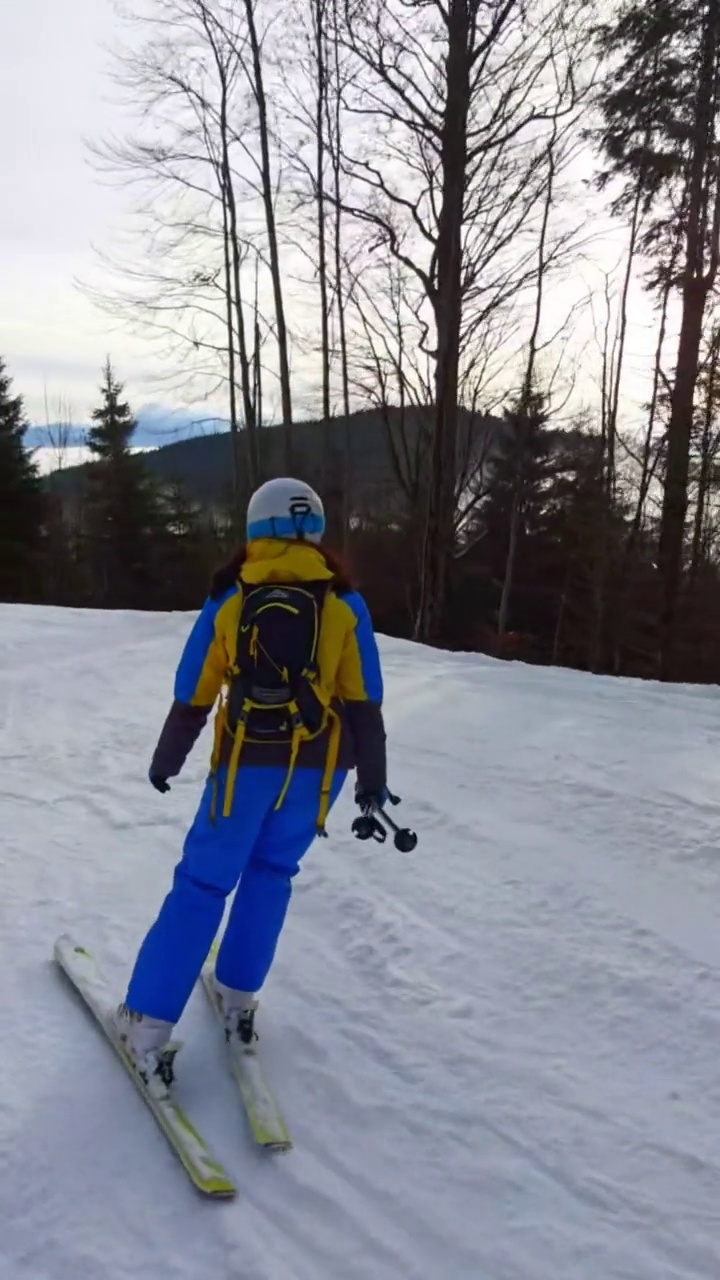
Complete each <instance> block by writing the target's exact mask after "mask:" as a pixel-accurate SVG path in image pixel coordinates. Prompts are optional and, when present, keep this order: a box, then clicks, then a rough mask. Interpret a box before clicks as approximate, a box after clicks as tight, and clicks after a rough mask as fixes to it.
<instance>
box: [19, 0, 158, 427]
mask: <svg viewBox="0 0 720 1280" xmlns="http://www.w3.org/2000/svg"><path fill="white" fill-rule="evenodd" d="M2 10H3V12H2V20H1V22H0V155H2V177H1V178H0V354H2V355H3V356H4V358H5V360H6V361H7V364H8V367H9V371H10V373H11V374H12V375H13V377H14V379H15V385H16V389H17V390H18V391H21V392H22V393H23V395H24V396H25V399H26V404H27V408H28V412H29V414H30V416H31V417H32V418H33V420H35V421H38V420H40V421H42V420H44V397H45V390H46V389H47V394H48V398H49V401H50V408H51V413H52V412H54V409H55V406H56V402H57V401H58V400H59V399H62V400H63V401H64V402H65V404H66V405H69V406H70V408H71V409H72V411H73V415H74V417H75V419H76V420H79V421H82V420H83V419H85V418H86V416H87V413H88V410H89V408H90V407H91V406H92V404H93V403H94V402H95V401H96V399H97V391H96V388H97V384H98V381H99V377H100V369H101V366H102V364H103V362H104V360H105V356H106V355H107V354H108V353H111V354H112V356H113V359H114V361H115V363H116V364H117V367H118V371H119V373H120V375H121V376H122V377H123V378H124V379H125V380H126V383H127V388H128V392H129V394H130V395H131V396H132V398H133V400H134V401H135V402H136V403H143V402H145V401H146V400H148V399H150V398H152V396H151V394H150V393H149V385H148V381H147V378H148V374H149V370H148V369H147V368H145V367H144V364H143V358H142V348H141V344H140V341H139V340H138V339H135V340H133V339H132V338H130V337H128V335H127V334H125V333H118V332H116V331H114V330H113V324H112V322H111V321H110V319H109V318H108V317H105V316H104V315H102V314H101V313H100V312H98V311H97V310H96V308H94V307H93V306H92V304H91V303H90V302H88V301H86V300H85V299H84V298H83V297H82V295H81V294H80V293H79V292H78V291H77V290H76V289H75V288H74V287H73V279H74V277H80V278H88V277H89V276H90V275H91V274H92V272H93V267H94V262H95V260H94V256H93V249H92V243H93V241H95V242H96V243H103V242H105V241H107V240H108V239H110V238H111V237H112V230H113V225H118V223H119V220H120V218H121V216H122V210H123V195H122V192H120V191H118V190H116V189H113V188H107V187H104V186H103V185H101V184H100V182H99V181H98V179H97V176H96V175H95V174H94V172H93V171H92V169H91V168H90V166H89V165H88V158H87V153H86V149H85V147H84V143H83V139H84V137H88V136H97V135H98V133H101V132H104V131H106V130H109V129H112V127H113V125H115V126H117V125H118V123H119V121H120V116H119V111H118V108H117V107H113V104H112V101H111V94H112V92H113V89H112V86H111V85H110V84H109V82H108V78H107V66H108V56H107V54H106V52H105V49H104V48H103V46H106V47H107V46H108V45H110V44H111V43H112V41H113V38H114V37H115V38H116V37H117V33H118V31H119V22H118V19H117V17H116V15H115V14H114V13H113V10H112V7H111V4H110V3H109V0H65V3H63V2H62V0H5V3H4V4H3V6H2Z"/></svg>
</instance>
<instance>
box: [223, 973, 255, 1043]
mask: <svg viewBox="0 0 720 1280" xmlns="http://www.w3.org/2000/svg"><path fill="white" fill-rule="evenodd" d="M215 992H216V996H217V1000H218V1003H219V1005H220V1007H221V1009H222V1012H223V1017H224V1019H225V1038H226V1039H227V1040H229V1039H230V1037H231V1036H238V1038H239V1039H240V1040H241V1041H242V1043H243V1044H244V1045H245V1046H246V1048H248V1049H249V1048H250V1047H251V1045H252V1044H253V1043H254V1042H255V1040H257V1038H258V1037H257V1032H256V1030H255V1014H256V1013H257V1009H258V1001H257V1000H256V999H255V993H254V992H252V991H237V990H236V989H235V988H234V987H226V986H225V983H224V982H218V980H217V978H215Z"/></svg>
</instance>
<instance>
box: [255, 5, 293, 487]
mask: <svg viewBox="0 0 720 1280" xmlns="http://www.w3.org/2000/svg"><path fill="white" fill-rule="evenodd" d="M244 3H245V15H246V18H247V24H248V35H249V37H250V49H251V52H252V63H253V92H254V94H255V101H256V103H257V111H258V126H259V136H260V171H261V176H262V194H263V205H264V208H265V225H266V228H267V238H268V254H269V259H270V276H271V279H272V288H273V301H274V304H275V327H276V331H277V344H278V363H279V368H280V401H281V405H282V417H283V426H284V429H285V464H286V466H287V469H288V471H289V472H292V467H293V431H292V423H293V417H292V396H291V392H290V359H289V355H288V334H287V325H286V323H285V304H284V299H283V288H282V276H281V272H280V251H279V248H278V234H277V224H276V221H275V205H274V202H273V184H272V170H271V165H270V130H269V125H268V110H267V99H266V97H265V80H264V76H263V68H262V56H261V52H260V43H259V40H258V34H257V26H256V23H255V5H254V3H253V0H244Z"/></svg>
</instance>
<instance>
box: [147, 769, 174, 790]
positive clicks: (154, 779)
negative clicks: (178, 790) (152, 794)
mask: <svg viewBox="0 0 720 1280" xmlns="http://www.w3.org/2000/svg"><path fill="white" fill-rule="evenodd" d="M150 781H151V783H152V785H153V786H154V788H155V790H156V791H159V792H161V794H162V795H165V792H166V791H170V790H171V787H170V783H169V782H168V780H167V778H161V777H159V776H158V774H157V773H151V774H150Z"/></svg>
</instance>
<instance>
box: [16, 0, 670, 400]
mask: <svg viewBox="0 0 720 1280" xmlns="http://www.w3.org/2000/svg"><path fill="white" fill-rule="evenodd" d="M0 4H3V15H2V21H1V23H0V145H1V150H0V155H2V177H1V178H0V354H1V355H2V356H3V357H4V358H5V360H6V362H7V364H8V368H9V372H10V373H11V375H12V376H13V378H14V382H15V387H16V389H17V390H18V391H20V392H21V393H22V394H23V395H24V397H25V401H26V405H27V409H28V413H29V416H30V417H31V420H32V421H34V422H37V423H42V422H44V421H45V401H46V397H47V402H48V405H49V412H50V417H51V420H52V419H53V418H55V417H57V409H58V406H59V404H60V402H62V404H63V406H64V411H65V412H66V413H67V412H70V413H71V414H72V417H73V419H74V420H75V421H76V422H84V421H87V418H88V414H89V411H90V409H91V408H92V407H93V405H94V404H96V403H97V386H98V382H99V378H100V371H101V367H102V365H103V363H104V360H105V357H106V355H108V354H110V355H111V356H112V359H113V363H114V365H115V367H116V370H117V372H118V375H119V376H120V378H121V379H122V380H123V381H124V382H125V385H126V391H127V394H128V398H129V399H130V401H131V403H132V405H133V407H134V408H135V409H136V410H138V409H142V407H143V406H144V405H147V404H148V403H152V402H155V403H157V402H164V401H167V400H171V399H172V397H171V396H168V395H167V393H165V392H162V391H159V390H158V384H157V383H153V378H154V376H155V375H156V374H157V372H158V370H157V365H156V364H154V363H153V359H152V354H151V352H150V350H149V349H148V347H147V344H143V343H142V341H141V339H140V338H139V337H133V336H131V335H129V334H128V333H127V332H126V331H124V330H121V329H120V328H119V327H118V326H117V325H114V324H113V322H112V321H111V320H110V319H109V317H107V316H105V315H104V314H103V313H102V312H101V311H99V310H97V309H96V308H95V307H93V305H92V304H91V303H90V302H89V301H88V300H87V299H86V298H85V297H83V295H82V294H81V293H80V292H79V291H78V290H77V288H76V287H75V286H74V283H73V281H74V280H75V279H78V278H79V279H83V280H86V281H87V280H90V279H95V280H97V279H98V264H97V258H96V257H95V254H94V251H93V244H95V245H97V246H98V247H104V248H106V249H112V248H113V242H114V241H116V240H117V233H118V232H119V231H120V229H121V228H122V226H123V225H124V222H125V211H126V209H127V206H128V198H127V195H126V193H124V192H123V191H122V190H119V189H118V188H117V187H110V186H107V185H103V183H102V182H101V180H100V179H99V177H98V176H97V174H96V173H95V172H94V170H93V169H92V167H91V165H90V163H89V158H88V152H87V149H86V146H85V140H86V139H88V138H95V139H98V138H100V137H102V136H107V135H108V134H109V133H112V132H116V133H122V132H123V131H124V129H125V127H127V125H128V124H129V123H130V121H129V118H128V115H127V109H125V110H124V111H123V109H122V108H121V107H120V106H119V105H118V104H117V103H114V102H113V94H115V93H116V92H117V91H116V90H115V88H114V86H113V84H112V82H111V80H110V78H109V74H108V73H109V67H110V61H111V60H110V55H109V53H108V47H112V45H113V44H114V43H117V42H118V40H120V39H124V38H125V37H126V34H127V33H126V30H125V29H123V28H122V26H121V23H120V20H119V18H118V17H117V15H116V14H115V12H114V11H113V8H112V5H111V3H110V0H4V3H3V0H0ZM590 167H591V166H590ZM623 241H624V233H622V235H620V236H619V238H618V239H616V242H615V244H614V245H612V246H610V247H606V246H603V245H599V246H598V247H597V250H596V256H597V257H598V258H600V259H603V257H604V259H605V263H606V265H607V266H614V265H615V264H616V263H617V262H618V261H620V260H621V258H622V252H623V248H622V245H623ZM586 274H587V272H586V269H583V271H582V273H580V274H578V273H575V274H574V276H573V277H572V278H571V281H570V282H568V284H567V285H566V286H565V288H564V289H563V290H562V292H563V293H565V292H567V290H568V287H570V289H571V291H572V290H573V289H574V290H575V293H576V294H577V297H578V300H579V296H580V294H581V293H582V291H583V290H584V289H586V288H587V282H585V283H584V282H583V279H582V277H583V276H586ZM599 284H600V280H599V278H597V277H596V280H595V287H597V286H598V285H599ZM559 296H560V295H558V297H559ZM599 301H600V299H599ZM572 305H573V302H572V301H571V302H570V306H572ZM563 310H564V311H565V314H567V311H566V310H565V307H564V306H563ZM600 310H602V307H601V303H600ZM584 324H585V326H586V328H589V329H590V331H591V330H592V315H591V314H590V313H589V312H587V314H586V315H585V318H584ZM653 329H654V324H653V322H652V316H651V312H650V307H649V305H648V302H647V299H646V298H645V297H644V296H643V295H642V293H641V291H640V290H639V289H636V290H634V291H633V297H632V304H631V333H630V345H629V352H628V355H629V360H628V377H627V383H626V388H627V390H628V391H629V392H630V394H631V396H632V397H633V399H635V400H636V402H639V401H640V400H641V399H643V398H644V394H641V393H644V392H645V381H644V378H642V377H640V369H642V370H643V372H645V371H646V369H647V364H648V357H649V356H650V354H651V352H652V347H653V344H654V336H653ZM580 338H582V334H581V335H580ZM585 363H586V361H585V359H583V360H582V361H581V372H580V384H581V386H582V384H583V383H584V382H586V381H587V376H586V375H585V376H584V369H583V367H582V366H584V365H585ZM588 385H589V383H588ZM213 411H215V412H217V411H219V412H221V413H224V412H225V406H224V405H223V404H222V403H219V404H218V403H215V404H214V405H211V406H209V408H208V412H213Z"/></svg>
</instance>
